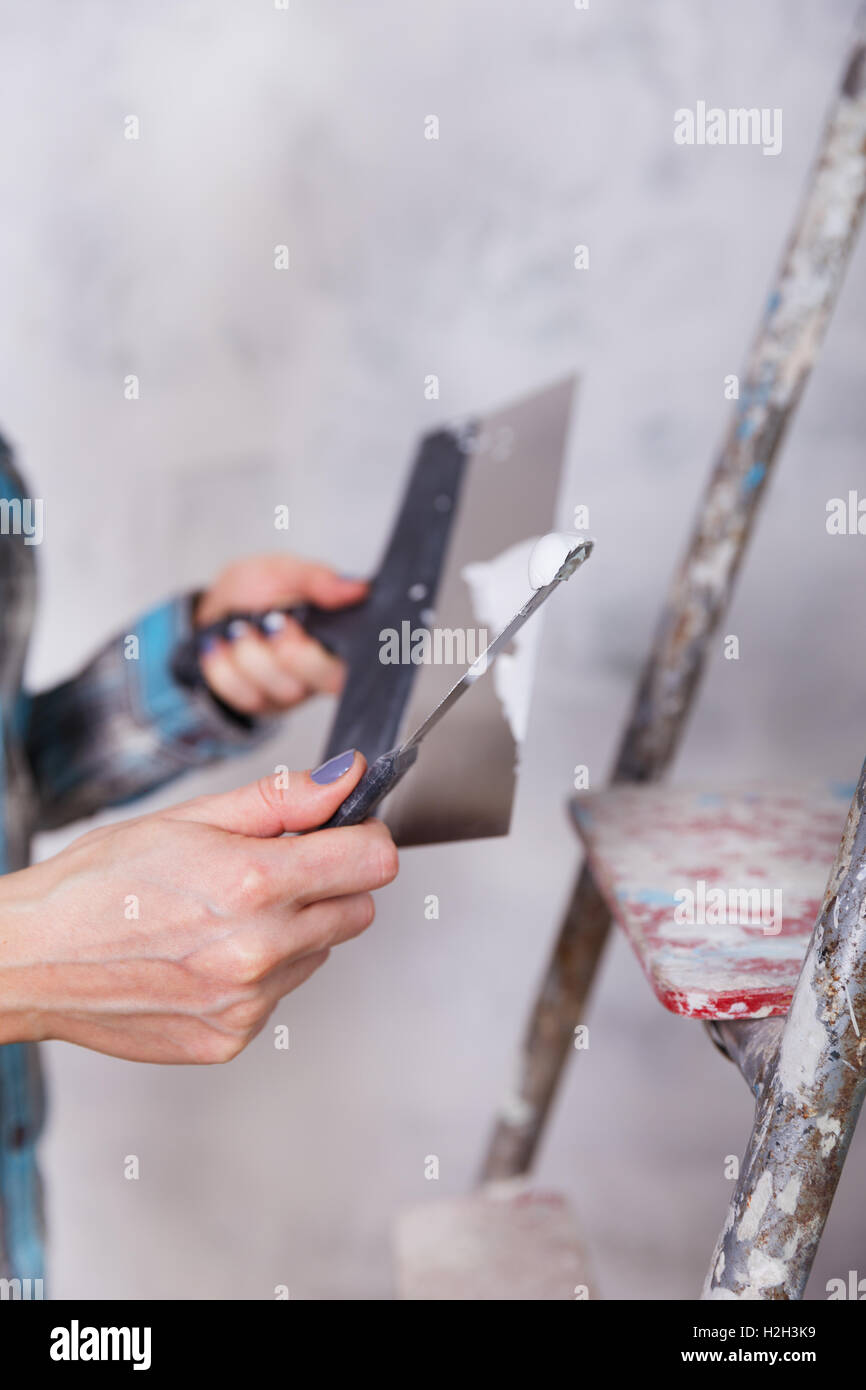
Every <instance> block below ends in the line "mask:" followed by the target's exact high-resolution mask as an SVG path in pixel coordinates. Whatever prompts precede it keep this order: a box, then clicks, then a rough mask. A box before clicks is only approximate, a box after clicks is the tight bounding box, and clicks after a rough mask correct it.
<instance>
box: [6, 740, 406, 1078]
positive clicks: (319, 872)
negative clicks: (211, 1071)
mask: <svg viewBox="0 0 866 1390" xmlns="http://www.w3.org/2000/svg"><path fill="white" fill-rule="evenodd" d="M364 766H365V763H364V759H363V758H362V756H361V755H360V754H359V753H354V754H353V753H352V752H351V751H350V752H349V753H346V754H343V755H341V758H340V759H332V760H331V762H330V763H328V764H325V766H324V767H323V768H320V769H318V770H317V772H316V773H312V774H311V773H308V772H292V773H287V774H283V775H282V776H273V777H266V778H263V779H262V780H261V781H260V782H257V783H253V784H252V785H250V786H246V787H241V788H239V789H238V790H237V791H233V792H227V793H224V794H222V795H219V796H205V797H199V798H198V799H196V800H194V801H187V802H184V803H183V804H182V805H179V806H175V807H172V808H171V809H170V810H167V811H160V812H157V813H156V814H155V815H149V816H142V817H140V818H139V819H137V820H130V821H124V822H121V823H120V824H117V825H112V826H108V827H106V828H103V829H99V830H94V831H91V832H90V833H89V834H87V835H83V836H82V837H81V839H79V840H76V841H74V842H73V843H72V844H71V845H70V846H69V847H68V848H67V849H65V850H63V851H62V852H61V853H60V854H58V855H56V856H55V857H54V858H53V859H48V860H46V861H45V862H44V863H41V864H37V865H34V866H33V867H32V868H29V869H22V870H21V871H20V872H18V873H13V874H8V875H6V876H5V877H3V878H2V879H0V1042H16V1041H26V1040H40V1039H45V1038H60V1039H63V1040H65V1041H67V1042H72V1043H78V1044H80V1045H81V1046H82V1047H90V1048H93V1049H95V1050H96V1051H98V1052H107V1053H109V1054H111V1055H112V1056H115V1057H124V1058H127V1059H129V1060H132V1061H139V1062H227V1061H229V1060H230V1059H231V1058H232V1057H235V1056H237V1054H238V1053H239V1052H240V1051H241V1049H242V1048H244V1047H245V1046H246V1044H247V1043H248V1042H249V1041H250V1039H251V1038H253V1037H255V1035H256V1033H258V1031H259V1030H260V1029H261V1028H262V1027H263V1026H264V1024H265V1023H266V1021H267V1019H268V1016H269V1015H270V1013H271V1011H272V1010H273V1008H274V1006H275V1005H276V1004H277V1003H278V1001H279V1000H280V999H281V998H282V997H283V995H285V994H288V993H289V992H290V991H291V990H293V989H296V988H297V987H298V985H300V984H303V982H304V981H305V980H306V979H308V978H309V976H310V975H312V973H313V971H314V970H316V969H318V967H319V966H320V965H321V964H322V963H323V962H324V961H325V960H326V958H327V956H328V952H329V950H330V948H331V947H332V946H335V945H337V944H338V943H339V942H341V941H347V940H348V939H349V938H351V937H354V936H357V935H358V934H359V933H360V932H362V931H364V929H365V928H366V927H368V926H369V925H370V923H371V921H372V920H373V914H374V907H373V900H372V898H371V896H370V892H371V890H373V889H376V888H381V887H382V886H383V885H384V884H386V883H390V882H391V880H392V879H393V878H394V877H395V875H396V873H397V867H398V865H397V851H396V849H395V848H394V843H393V841H392V839H391V836H390V834H389V833H388V831H387V829H386V828H385V827H384V826H383V825H382V824H381V823H380V822H379V821H368V822H367V823H366V824H364V825H360V826H353V827H347V828H340V829H331V830H318V831H314V833H312V834H308V835H297V836H293V837H285V838H282V837H283V833H284V832H285V831H300V830H308V829H309V828H310V827H313V826H316V825H321V824H322V822H324V821H326V820H327V819H328V818H329V816H331V815H332V814H333V812H334V811H335V810H336V808H337V806H338V805H339V804H340V802H341V801H343V800H344V798H345V797H346V796H347V794H348V793H349V792H350V791H351V789H352V788H353V787H354V786H355V784H356V782H357V781H358V779H359V777H360V776H361V774H362V772H363V770H364ZM314 779H318V780H314Z"/></svg>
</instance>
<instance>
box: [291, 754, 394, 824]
mask: <svg viewBox="0 0 866 1390" xmlns="http://www.w3.org/2000/svg"><path fill="white" fill-rule="evenodd" d="M417 757H418V749H417V747H413V748H406V749H402V748H392V749H391V750H390V751H389V752H387V753H382V754H381V755H380V757H378V758H377V759H376V761H375V762H374V763H371V764H370V766H369V767H368V768H367V771H366V772H365V773H364V776H363V777H362V778H361V780H360V782H359V783H358V785H357V786H356V787H355V788H353V790H352V791H350V792H349V795H348V796H347V797H346V800H345V801H344V802H343V804H342V805H341V806H338V807H337V809H336V811H335V812H334V814H333V815H332V816H331V819H330V820H328V821H325V824H324V826H317V827H316V828H317V829H319V830H324V829H330V828H331V827H332V826H335V825H360V824H361V822H362V821H365V820H367V818H368V817H369V816H370V815H372V813H373V811H375V809H376V807H377V806H378V805H379V802H380V801H382V800H383V799H384V798H385V797H386V796H387V795H388V793H389V792H390V791H391V790H392V789H393V788H394V787H396V785H397V783H398V782H399V781H400V779H401V778H402V777H405V775H406V773H407V772H408V771H409V768H410V767H411V766H412V764H413V763H414V762H415V759H416V758H417Z"/></svg>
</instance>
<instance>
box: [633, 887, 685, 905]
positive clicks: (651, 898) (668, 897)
mask: <svg viewBox="0 0 866 1390" xmlns="http://www.w3.org/2000/svg"><path fill="white" fill-rule="evenodd" d="M631 897H632V898H633V899H634V900H635V901H636V902H639V903H645V904H646V906H647V907H676V905H677V899H676V898H675V897H674V895H673V893H666V892H664V890H663V889H661V888H639V889H638V890H637V892H636V893H633V894H632V895H631Z"/></svg>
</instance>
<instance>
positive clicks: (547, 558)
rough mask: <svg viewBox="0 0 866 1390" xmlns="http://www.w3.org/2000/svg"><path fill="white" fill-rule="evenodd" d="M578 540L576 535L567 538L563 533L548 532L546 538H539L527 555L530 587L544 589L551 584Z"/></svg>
mask: <svg viewBox="0 0 866 1390" xmlns="http://www.w3.org/2000/svg"><path fill="white" fill-rule="evenodd" d="M579 539H580V538H579V537H578V536H577V535H571V536H568V535H566V534H565V532H564V531H549V532H548V533H547V535H546V536H540V537H539V539H538V540H537V541H536V542H535V545H534V546H533V547H532V550H531V552H530V555H529V564H528V566H527V569H528V574H529V584H530V587H531V588H533V589H544V588H546V587H547V585H548V584H552V583H553V581H554V579H555V578H556V576H557V574H558V573H559V571H560V570H561V569H562V566H563V565H564V564H565V562H566V560H567V559H568V557H569V555H570V554H571V552H572V550H574V548H575V546H576V545H577V544H578V541H579Z"/></svg>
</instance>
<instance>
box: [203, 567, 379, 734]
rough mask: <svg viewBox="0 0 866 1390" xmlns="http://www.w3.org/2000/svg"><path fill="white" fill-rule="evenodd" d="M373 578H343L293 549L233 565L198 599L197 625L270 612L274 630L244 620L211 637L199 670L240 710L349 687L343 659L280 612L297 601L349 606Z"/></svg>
mask: <svg viewBox="0 0 866 1390" xmlns="http://www.w3.org/2000/svg"><path fill="white" fill-rule="evenodd" d="M367 590H368V585H367V584H365V583H364V582H363V580H360V579H344V578H342V577H341V576H340V575H338V574H335V573H334V571H333V570H331V569H328V568H327V566H326V565H317V564H314V563H313V562H312V561H311V560H300V559H298V558H296V557H295V556H291V555H270V556H263V557H259V558H257V559H252V560H240V561H238V563H237V564H234V565H230V566H229V568H228V569H227V570H224V571H223V573H222V574H221V575H220V576H219V578H218V579H217V581H216V583H215V584H214V585H213V587H212V588H211V589H209V590H208V592H207V593H206V594H204V595H203V596H202V598H201V599H200V600H199V604H198V608H197V610H196V614H195V621H196V625H197V626H199V627H206V626H207V625H208V624H209V623H213V622H216V621H217V620H218V619H220V618H225V617H228V615H229V614H231V613H245V612H246V613H262V614H268V615H269V617H270V621H269V623H268V635H267V636H264V635H263V634H262V633H261V632H259V631H258V630H257V629H256V628H254V627H252V626H251V625H250V624H249V623H238V624H236V625H234V626H233V629H232V631H231V633H230V634H229V636H228V637H227V638H226V640H224V641H223V640H219V639H217V640H210V641H209V642H208V644H207V645H206V647H205V650H204V651H203V652H202V655H201V658H200V661H201V671H202V675H203V676H204V678H205V680H206V681H207V684H208V685H209V686H210V688H211V690H212V691H213V692H214V694H215V695H217V696H219V698H220V699H221V700H222V701H223V702H224V703H225V704H227V705H230V706H231V707H232V709H235V710H237V711H239V712H240V713H241V714H275V713H278V712H279V711H280V710H286V709H291V707H292V705H296V704H298V703H299V702H300V701H301V700H304V699H306V697H307V696H308V695H313V694H316V693H318V692H322V693H326V694H336V693H338V692H339V691H340V690H342V688H343V680H344V678H345V671H344V668H343V663H342V662H341V661H339V660H338V659H337V657H335V656H332V655H331V654H330V653H329V652H326V651H325V649H324V647H322V646H320V644H319V643H318V642H315V641H314V640H313V639H312V638H311V637H308V636H307V634H306V633H305V632H304V630H303V628H302V627H301V626H300V624H299V623H296V622H295V621H294V619H292V618H288V617H285V616H284V615H281V614H280V613H279V610H280V609H281V608H289V607H292V606H293V605H295V604H298V603H315V604H317V605H318V606H319V607H320V608H345V607H347V606H348V605H349V604H353V603H360V601H361V599H363V598H364V597H365V596H366V594H367Z"/></svg>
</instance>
